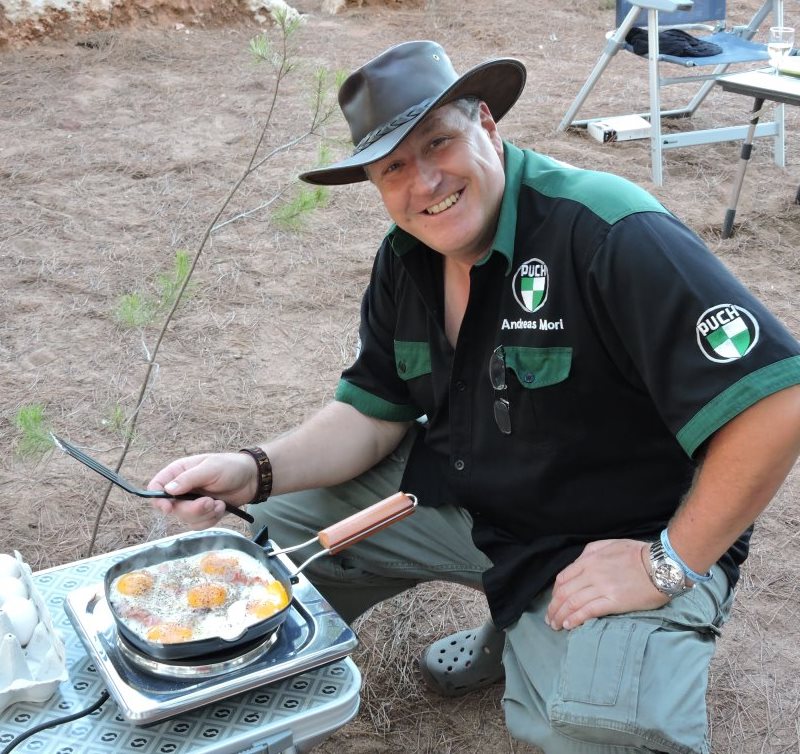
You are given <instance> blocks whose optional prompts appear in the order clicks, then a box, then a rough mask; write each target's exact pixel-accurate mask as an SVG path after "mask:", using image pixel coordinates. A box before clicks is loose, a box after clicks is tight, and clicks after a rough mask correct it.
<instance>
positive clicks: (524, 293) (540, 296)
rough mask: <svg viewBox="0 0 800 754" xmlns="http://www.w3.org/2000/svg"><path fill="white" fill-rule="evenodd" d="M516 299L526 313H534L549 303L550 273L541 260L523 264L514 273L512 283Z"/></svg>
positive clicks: (531, 260)
mask: <svg viewBox="0 0 800 754" xmlns="http://www.w3.org/2000/svg"><path fill="white" fill-rule="evenodd" d="M511 284H512V286H513V287H514V298H515V299H516V300H517V303H518V304H519V305H520V306H521V307H522V308H523V309H524V310H525V311H526V312H530V313H533V312H535V311H538V310H539V309H541V308H542V307H543V306H544V305H545V302H546V301H547V294H548V292H549V290H550V273H549V272H548V270H547V265H546V264H545V263H544V262H543V261H542V260H541V259H535V258H534V259H529V260H528V261H527V262H523V263H522V264H521V265H520V266H519V267H518V268H517V271H516V272H515V273H514V279H513V281H512V283H511Z"/></svg>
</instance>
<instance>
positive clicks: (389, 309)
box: [336, 143, 800, 627]
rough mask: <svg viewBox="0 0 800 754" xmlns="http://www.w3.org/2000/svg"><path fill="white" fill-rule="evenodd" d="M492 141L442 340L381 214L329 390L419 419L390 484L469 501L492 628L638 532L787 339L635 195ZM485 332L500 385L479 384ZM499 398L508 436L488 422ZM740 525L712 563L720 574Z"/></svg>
mask: <svg viewBox="0 0 800 754" xmlns="http://www.w3.org/2000/svg"><path fill="white" fill-rule="evenodd" d="M504 147H505V166H506V188H505V193H504V196H503V201H502V206H501V212H500V219H499V224H498V228H497V234H496V236H495V239H494V244H493V248H492V251H491V252H490V253H489V254H488V256H487V257H486V258H485V259H484V260H483V261H482V262H481V263H480V264H477V265H475V266H474V267H473V269H472V272H471V289H470V297H469V303H468V306H467V310H466V314H465V316H464V320H463V323H462V326H461V331H460V333H459V337H458V342H457V344H456V347H455V349H453V348H452V347H451V346H450V344H449V343H448V341H447V338H446V336H445V331H444V299H443V295H444V294H443V270H442V257H441V256H440V255H439V254H437V253H435V252H433V251H432V250H430V249H429V248H427V247H426V246H424V245H422V244H420V243H419V242H418V241H417V240H416V239H414V238H412V237H410V236H408V235H407V234H405V233H404V232H403V231H401V230H399V229H397V228H394V229H392V230H391V231H390V233H389V234H388V235H387V237H386V238H385V239H384V242H383V244H382V246H381V248H380V250H379V252H378V255H377V257H376V259H375V264H374V269H373V272H372V278H371V280H370V284H369V287H368V289H367V291H366V293H365V295H364V298H363V302H362V309H361V325H360V350H359V354H358V356H357V358H356V360H355V362H354V363H353V365H352V366H351V367H349V368H348V369H347V370H345V372H344V373H343V375H342V379H341V382H340V384H339V387H338V389H337V393H336V397H337V399H338V400H340V401H344V402H347V403H350V404H352V405H353V406H355V407H356V408H357V409H359V410H360V411H362V412H363V413H365V414H368V415H370V416H374V417H378V418H381V419H388V420H393V421H403V420H410V419H415V418H417V417H419V416H421V415H425V416H426V417H427V420H428V421H427V425H426V431H425V434H424V441H422V442H418V443H417V446H415V448H414V452H413V453H412V456H411V459H410V460H409V465H408V469H407V472H406V478H405V480H404V489H405V491H408V492H413V493H415V494H417V495H418V497H419V500H420V503H421V504H423V505H425V504H428V505H440V504H444V503H455V504H458V505H461V506H463V507H464V508H466V509H467V510H469V512H470V513H471V514H472V516H473V519H474V527H473V538H474V540H475V543H476V545H477V546H478V547H479V548H480V549H481V550H482V551H483V552H485V553H486V555H487V556H488V557H489V558H490V559H491V560H492V562H493V564H494V565H493V567H492V568H491V569H490V570H489V571H487V572H486V574H485V575H484V583H485V588H486V594H487V597H488V600H489V605H490V608H491V611H492V615H493V618H494V620H495V622H496V623H497V625H498V626H500V627H505V626H507V625H509V624H511V623H512V622H513V621H514V620H516V618H517V617H518V616H519V615H520V614H521V613H522V612H523V611H524V609H525V607H526V605H527V604H529V602H530V600H531V599H532V598H533V597H535V596H536V595H537V594H538V593H539V592H540V591H541V590H542V589H544V588H545V587H546V586H547V585H548V584H549V583H550V582H551V581H552V579H553V578H554V577H555V575H556V574H557V573H558V572H559V571H560V570H561V569H562V568H564V567H565V566H566V565H568V564H569V563H570V562H572V561H573V560H574V559H575V558H576V557H577V556H578V555H579V554H580V552H581V550H582V549H583V547H584V546H585V545H586V544H587V543H588V542H591V541H594V540H598V539H607V538H619V537H631V538H649V537H655V536H656V535H657V534H658V532H659V531H660V530H661V528H663V526H664V525H665V524H666V523H667V521H668V520H669V518H670V517H671V516H672V514H673V513H674V512H675V509H676V507H677V506H678V504H679V502H680V500H681V498H682V496H684V495H685V493H686V491H687V490H688V488H689V486H690V484H691V481H692V477H693V474H694V471H695V468H696V465H697V457H698V453H699V451H701V449H702V446H703V444H704V442H705V441H706V440H707V439H708V438H709V437H710V436H711V435H712V434H713V433H714V432H715V431H716V430H717V429H718V428H719V427H721V426H722V425H723V424H725V423H726V422H727V421H729V420H730V419H731V418H732V417H734V416H736V415H737V414H738V413H739V412H741V411H742V410H744V409H745V408H747V407H748V406H750V405H752V404H753V403H755V402H756V401H758V400H759V399H760V398H762V397H764V396H766V395H769V394H770V393H773V392H775V391H778V390H781V389H782V388H785V387H788V386H790V385H793V384H796V383H800V355H799V354H800V345H799V344H798V343H797V341H796V340H795V338H793V337H792V336H791V335H790V334H789V333H788V332H787V330H786V329H785V328H784V327H783V326H782V325H781V324H780V323H779V322H778V321H777V320H776V318H775V317H774V316H773V315H772V314H771V313H770V312H769V311H768V310H767V309H766V308H765V307H764V305H763V304H761V303H760V302H759V301H758V300H757V299H756V298H755V297H754V296H753V295H752V294H751V293H750V292H748V290H746V289H745V288H744V287H743V286H742V285H741V284H740V283H739V282H738V281H737V280H736V279H735V277H734V276H733V275H732V274H731V273H730V272H729V271H728V270H727V269H726V268H725V267H724V266H723V265H722V264H721V262H720V261H719V260H718V259H717V258H716V257H715V256H714V255H713V254H712V253H711V252H710V251H709V250H708V249H707V248H706V246H705V245H704V244H703V243H702V241H701V240H700V239H699V238H698V237H697V236H696V235H695V234H693V233H692V232H691V231H689V230H688V229H687V228H686V227H685V226H684V225H682V224H681V223H680V222H678V220H676V219H675V218H674V217H673V216H672V215H671V214H670V213H669V212H667V211H666V210H665V209H664V207H662V206H661V205H660V204H659V203H658V202H657V201H656V200H655V199H654V198H653V197H651V196H650V195H649V194H648V193H646V192H645V191H643V190H641V189H639V188H638V187H636V186H635V185H633V184H631V183H629V182H628V181H625V180H623V179H621V178H618V177H615V176H613V175H609V174H604V173H597V172H591V171H585V170H578V169H576V168H573V167H570V166H567V165H564V164H562V163H559V162H557V161H555V160H552V159H550V158H548V157H545V156H543V155H540V154H536V153H533V152H530V151H521V150H519V149H517V148H516V147H514V146H512V145H510V144H508V143H506V144H505V145H504ZM501 345H502V346H503V350H504V353H505V361H506V384H507V387H506V388H505V389H504V390H500V391H496V390H495V389H494V387H493V386H492V384H491V382H490V377H489V362H490V358H491V356H492V352H493V351H494V350H495V349H496V348H497V347H498V346H501ZM498 397H501V398H505V399H507V400H508V403H509V406H510V418H511V429H512V431H511V434H503V433H502V432H501V431H500V429H499V427H498V424H497V423H496V421H495V418H494V403H495V400H496V398H498ZM735 474H736V469H731V476H732V477H733V476H735ZM748 540H749V532H748V533H746V534H745V535H743V537H742V538H741V539H740V540H739V542H737V544H736V545H735V546H734V547H733V548H731V550H730V551H729V552H728V553H727V554H726V555H725V556H724V558H723V559H722V561H721V565H722V566H723V567H724V568H725V570H726V573H727V574H728V576H729V578H730V579H731V582H735V581H736V579H737V578H738V565H739V564H740V563H741V562H742V561H743V560H744V558H745V557H746V554H747V545H748Z"/></svg>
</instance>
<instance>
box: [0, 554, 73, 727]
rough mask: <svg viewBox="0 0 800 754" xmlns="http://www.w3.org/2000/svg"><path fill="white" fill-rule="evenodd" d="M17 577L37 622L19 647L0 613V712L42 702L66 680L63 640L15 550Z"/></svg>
mask: <svg viewBox="0 0 800 754" xmlns="http://www.w3.org/2000/svg"><path fill="white" fill-rule="evenodd" d="M14 556H15V557H16V559H17V562H18V564H19V570H20V575H19V578H20V579H21V580H22V582H23V583H24V584H25V586H26V587H27V590H28V599H30V600H31V601H32V602H33V604H34V605H35V606H36V611H37V613H38V616H39V622H38V623H37V625H36V628H35V629H34V631H33V635H32V636H31V639H30V641H29V642H28V644H27V645H26V646H24V647H23V646H21V645H20V643H19V640H18V639H17V637H16V635H15V634H14V633H13V632H12V630H11V623H10V621H9V620H8V618H7V617H6V615H5V614H3V613H0V712H2V711H3V710H4V709H5V708H6V707H8V706H9V705H11V704H15V703H16V702H37V703H41V702H45V701H47V700H48V699H49V698H50V697H51V696H52V695H53V694H54V693H55V692H56V689H57V688H58V687H59V684H61V682H62V681H66V680H67V678H68V677H69V675H68V674H67V666H66V652H65V648H64V642H63V641H62V639H61V637H60V636H59V635H58V633H57V632H56V630H55V628H54V627H53V620H52V618H51V616H50V613H49V611H48V609H47V606H46V605H45V603H44V600H43V599H42V596H41V595H40V594H39V591H38V590H37V589H36V586H35V584H34V583H33V575H32V572H31V569H30V567H29V566H28V564H27V563H25V562H24V561H23V560H22V557H21V556H20V554H19V553H18V552H16V551H15V552H14Z"/></svg>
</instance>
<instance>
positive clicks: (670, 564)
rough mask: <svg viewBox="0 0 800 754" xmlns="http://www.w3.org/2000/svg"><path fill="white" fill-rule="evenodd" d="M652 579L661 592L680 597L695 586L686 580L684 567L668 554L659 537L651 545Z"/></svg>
mask: <svg viewBox="0 0 800 754" xmlns="http://www.w3.org/2000/svg"><path fill="white" fill-rule="evenodd" d="M650 580H651V581H652V582H653V585H654V586H655V588H656V589H658V591H659V592H661V593H662V594H666V595H667V596H668V597H678V596H679V595H681V594H685V593H686V592H688V591H690V590H691V589H692V587H693V586H694V584H688V583H687V582H686V574H685V573H684V572H683V568H681V566H680V564H679V563H678V561H677V560H674V559H673V558H671V557H669V555H667V553H666V552H665V551H664V546H663V545H662V544H661V541H660V540H658V539H657V540H656V541H655V542H653V544H651V545H650Z"/></svg>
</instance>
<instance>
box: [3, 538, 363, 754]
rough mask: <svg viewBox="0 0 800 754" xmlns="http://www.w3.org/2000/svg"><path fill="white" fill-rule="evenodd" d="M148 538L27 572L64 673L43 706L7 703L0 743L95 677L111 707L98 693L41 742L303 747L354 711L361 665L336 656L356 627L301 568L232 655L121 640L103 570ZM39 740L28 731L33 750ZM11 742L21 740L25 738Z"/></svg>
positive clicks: (70, 699) (149, 748)
mask: <svg viewBox="0 0 800 754" xmlns="http://www.w3.org/2000/svg"><path fill="white" fill-rule="evenodd" d="M214 531H215V530H214V529H211V530H209V532H214ZM218 531H222V532H227V531H228V530H225V529H221V530H218ZM177 536H180V535H177ZM173 539H175V537H168V538H165V539H163V540H159V543H161V542H163V543H167V542H170V541H172V540H173ZM153 544H155V543H154V542H149V543H147V544H145V545H139V546H135V547H130V548H126V549H125V550H120V551H117V552H114V553H110V554H109V555H104V556H97V557H94V558H90V559H87V560H83V561H77V562H76V563H71V564H68V565H67V566H61V567H59V568H54V569H48V570H46V571H40V572H39V573H37V574H34V583H35V584H36V586H37V589H38V590H39V591H40V593H41V594H42V596H43V598H44V600H45V602H46V603H47V605H48V608H49V610H50V613H51V615H52V617H53V620H54V624H55V626H56V629H58V630H59V631H60V633H61V634H62V636H63V637H64V641H65V645H66V650H67V667H68V671H69V675H70V678H69V681H67V682H65V683H62V684H61V687H60V688H59V690H58V692H56V694H55V695H54V696H53V697H52V698H51V699H50V700H49V701H48V702H45V704H44V705H37V704H29V703H18V704H15V705H12V706H11V707H9V708H8V709H6V710H5V711H4V712H2V713H0V745H2V744H3V743H5V742H7V741H8V740H11V738H10V737H9V735H8V734H6V731H11V732H13V733H14V734H15V735H16V734H19V733H20V732H24V731H25V730H27V729H30V728H32V727H33V726H34V725H36V724H37V723H40V722H41V721H42V719H45V720H51V719H54V718H56V717H59V716H61V715H66V714H70V713H71V712H75V711H76V710H80V709H83V708H85V707H87V706H88V705H89V704H90V703H91V702H92V701H94V699H96V698H97V696H98V694H99V692H100V691H101V690H102V688H103V687H105V688H106V689H107V690H108V692H109V694H110V695H111V698H112V699H113V701H114V702H116V705H117V707H118V708H117V709H115V708H114V705H112V704H110V703H109V702H107V703H106V705H104V707H103V708H102V709H101V710H100V712H99V713H95V714H93V715H91V716H89V717H86V718H83V719H82V720H80V721H78V722H74V723H71V724H70V725H68V726H60V727H58V728H54V729H52V731H46V732H43V733H41V734H39V735H40V737H44V738H49V737H50V736H52V741H53V742H54V743H53V745H54V746H56V745H57V746H58V748H54V749H52V751H53V752H56V751H59V752H61V751H71V752H73V751H74V752H77V751H80V752H82V754H89V752H108V751H115V752H120V751H128V750H130V751H137V752H159V753H161V752H164V753H169V754H173V753H174V754H180V753H181V752H184V751H185V752H190V751H191V752H192V753H194V752H200V751H202V752H215V753H217V752H219V753H222V752H231V753H233V752H244V751H248V752H250V751H252V752H256V751H257V752H270V754H271V753H272V752H284V751H286V752H289V751H292V752H294V751H304V750H305V749H304V748H302V747H300V748H295V745H297V744H299V743H300V742H306V743H308V742H316V741H318V740H321V739H322V738H325V737H326V736H327V734H329V733H330V732H331V731H333V730H335V729H337V728H338V727H341V726H342V725H344V724H345V723H346V722H347V721H348V720H350V719H351V718H352V717H353V716H354V715H355V714H356V712H357V710H358V705H359V690H360V684H361V676H360V674H359V672H358V669H357V668H356V666H355V665H354V664H353V663H352V661H351V660H350V659H349V658H347V657H346V656H347V655H348V654H349V653H350V652H352V650H353V649H354V648H355V646H356V645H357V639H356V636H355V634H354V633H353V631H352V629H350V627H349V626H348V625H347V624H346V623H345V622H344V621H343V620H342V619H341V618H340V617H339V615H338V614H337V613H336V612H335V611H334V610H333V609H332V608H331V606H330V604H328V602H327V601H326V600H325V599H324V598H323V597H322V596H321V595H320V593H319V592H318V591H317V590H316V589H315V588H314V587H313V586H312V584H311V583H310V582H309V581H308V579H306V578H305V577H304V576H303V575H302V574H299V575H298V577H297V582H296V583H295V584H294V585H293V589H292V597H293V599H292V603H291V605H290V607H289V612H288V615H287V618H286V620H285V621H284V623H283V624H282V625H281V626H280V628H279V629H278V631H277V632H276V633H275V634H273V635H272V636H271V637H270V638H269V639H260V640H257V641H256V642H254V643H253V644H251V645H249V646H246V647H244V648H241V647H240V648H239V649H238V653H237V654H235V655H232V656H224V655H215V656H211V657H207V658H204V664H200V665H198V664H192V663H191V662H189V661H178V662H175V661H169V662H167V661H164V660H154V659H153V658H150V657H146V656H143V655H141V654H140V653H139V652H138V651H137V650H136V649H134V648H133V647H131V646H130V645H128V644H126V643H125V642H124V640H123V639H121V638H120V637H119V635H118V634H117V630H116V625H115V623H114V619H113V616H112V615H111V611H110V609H109V607H108V605H107V603H106V600H105V597H104V589H103V576H104V575H105V572H106V571H107V570H108V568H109V567H110V566H111V565H113V564H114V563H115V562H118V561H119V560H121V559H122V558H123V557H127V556H128V555H130V554H131V553H134V552H136V550H138V549H140V548H141V547H150V546H152V545H153ZM276 557H280V558H282V559H283V558H284V557H285V556H280V555H279V556H276ZM284 563H285V564H286V565H287V567H289V568H290V569H291V568H292V565H291V563H290V561H288V559H285V560H284ZM62 604H63V608H64V610H63V611H62V610H61V609H60V608H61V606H62ZM64 617H68V618H69V620H68V621H67V620H64ZM84 649H85V651H84ZM87 653H88V657H87ZM98 676H99V677H98ZM98 681H100V683H98ZM73 731H74V735H75V740H74V741H71V740H70V736H71V735H73V733H72V732H73ZM137 731H138V732H137ZM151 734H152V735H151ZM34 741H35V739H32V740H31V742H30V745H34ZM55 742H60V743H58V744H56V743H55ZM92 742H95V743H96V745H93V744H92ZM65 744H74V745H75V746H76V748H69V747H68V748H66V749H64V748H63V747H64V745H65ZM50 750H51V749H47V748H46V747H44V746H42V744H41V740H40V741H39V745H38V746H37V748H36V751H50ZM20 751H28V749H26V748H25V744H23V745H22V746H21V748H20ZM31 751H33V749H31Z"/></svg>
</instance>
